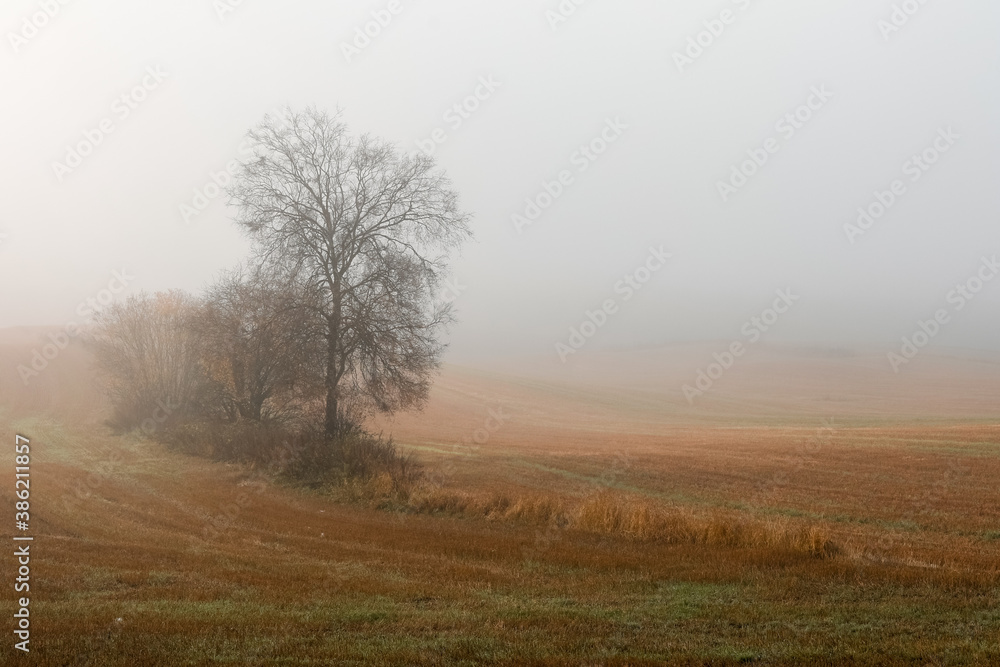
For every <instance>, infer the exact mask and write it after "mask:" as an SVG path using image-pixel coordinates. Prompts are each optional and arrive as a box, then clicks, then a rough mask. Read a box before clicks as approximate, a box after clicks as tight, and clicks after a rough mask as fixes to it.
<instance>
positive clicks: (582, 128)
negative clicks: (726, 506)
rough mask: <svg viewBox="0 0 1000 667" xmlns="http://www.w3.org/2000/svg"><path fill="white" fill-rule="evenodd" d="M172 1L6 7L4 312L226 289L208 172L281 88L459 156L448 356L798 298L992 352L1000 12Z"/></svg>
mask: <svg viewBox="0 0 1000 667" xmlns="http://www.w3.org/2000/svg"><path fill="white" fill-rule="evenodd" d="M162 7H163V8H162V9H159V10H154V9H152V8H151V5H148V4H146V3H127V2H121V1H120V2H111V1H109V0H86V1H83V0H81V1H79V2H68V3H66V4H64V5H60V4H58V3H56V2H51V3H46V2H42V3H39V2H37V1H36V2H32V1H23V0H16V1H15V0H11V1H9V2H7V3H5V5H4V9H3V10H2V12H0V16H2V23H0V27H2V28H3V31H4V44H3V46H2V47H0V54H2V55H0V59H2V60H3V65H2V69H0V83H2V86H3V91H4V93H5V96H6V100H7V103H6V104H4V105H3V106H2V107H0V127H2V128H3V134H4V139H3V148H4V159H3V161H2V162H0V187H2V188H3V194H4V196H3V202H4V204H5V205H4V208H3V210H0V280H2V282H3V285H4V286H5V289H4V290H3V294H4V297H3V308H2V309H0V326H16V325H40V324H53V325H63V324H65V323H66V322H68V321H71V320H77V319H79V314H78V312H79V311H78V308H79V304H81V303H85V302H86V300H87V299H88V298H91V299H92V298H95V295H98V294H100V293H101V290H104V289H107V288H108V287H109V284H110V283H111V281H112V280H113V279H114V280H116V282H115V286H116V287H117V286H119V285H122V284H123V283H127V285H125V288H124V289H123V290H121V292H122V293H132V292H136V291H139V290H147V291H156V290H163V289H168V288H174V287H177V288H182V289H185V290H189V291H192V292H200V291H201V290H202V289H204V288H205V286H207V285H208V284H209V283H210V282H211V281H212V280H213V279H214V278H215V277H216V276H217V275H218V274H219V272H220V271H221V270H223V269H225V268H227V267H230V266H232V265H233V264H235V263H237V262H239V261H240V260H241V259H243V258H244V257H245V256H246V255H247V253H248V244H247V242H246V240H245V239H244V238H242V237H241V235H240V234H239V232H238V230H237V229H236V227H235V225H234V224H233V223H232V222H231V217H232V211H231V210H229V209H227V207H226V204H225V197H224V196H221V195H218V189H217V188H214V187H213V186H214V184H213V180H212V179H213V176H212V175H213V174H215V175H216V176H215V177H216V179H217V180H220V181H224V180H225V178H224V177H223V176H220V172H224V171H225V169H226V166H227V164H228V163H230V161H232V160H234V159H239V158H240V157H241V150H240V144H241V141H242V139H243V136H244V135H245V133H246V131H247V130H248V129H249V128H250V127H252V126H253V125H255V124H256V123H257V122H259V121H260V120H261V119H262V117H263V116H264V114H265V113H267V112H269V111H272V110H274V109H276V108H278V107H279V106H281V105H285V104H289V105H291V106H292V107H295V108H301V107H305V106H309V105H315V106H317V107H320V108H325V109H329V110H333V109H336V108H337V107H340V108H342V109H343V114H344V116H343V117H344V120H345V121H346V122H347V123H348V124H349V125H350V126H351V128H352V130H353V131H355V132H359V133H361V132H369V133H372V134H374V135H377V136H381V137H384V138H387V139H389V140H392V141H395V142H397V144H398V145H399V146H400V147H401V148H402V149H404V150H406V151H415V150H418V149H421V147H422V148H423V149H424V150H425V151H427V152H429V151H430V150H433V152H434V155H435V157H436V158H437V159H438V161H439V164H440V166H441V167H442V168H444V169H445V170H446V171H447V172H448V174H449V175H450V177H451V178H452V180H453V184H454V187H455V189H456V190H457V191H458V192H459V193H460V195H461V197H462V205H463V207H464V208H465V209H466V210H468V211H469V212H471V213H472V214H473V215H474V222H473V229H474V232H475V235H476V239H475V241H474V242H472V243H470V244H468V245H467V246H466V247H465V248H464V251H463V252H462V254H461V256H460V257H457V258H456V259H455V261H454V275H453V281H454V282H453V289H452V290H451V291H450V292H449V294H446V295H444V296H443V298H449V299H451V298H454V300H455V306H456V309H457V313H458V317H459V319H460V322H459V323H458V324H457V325H456V326H454V327H453V328H452V330H451V332H450V335H449V340H450V342H451V352H450V354H451V357H450V358H452V359H457V360H461V359H467V358H472V357H482V356H502V355H507V354H537V355H549V356H551V357H552V358H553V359H555V358H557V354H558V352H557V346H558V344H560V343H566V344H568V345H572V343H570V340H571V338H572V336H571V329H572V328H575V329H576V330H577V331H580V327H581V325H583V323H585V322H587V321H591V322H596V323H597V324H600V326H597V324H595V325H594V326H592V327H585V328H586V330H587V332H589V333H592V335H591V336H590V337H589V338H588V339H587V341H586V345H587V346H588V347H587V350H588V351H589V350H599V349H608V348H615V347H627V346H635V345H661V344H670V343H677V342H684V341H697V340H723V341H729V340H742V339H744V337H745V335H744V333H742V329H743V327H744V325H745V324H746V323H747V322H749V321H751V318H753V317H760V316H761V314H762V313H764V312H765V311H766V310H767V309H768V308H770V307H772V304H774V302H775V301H776V299H779V298H780V297H779V296H778V295H777V293H778V292H779V290H780V291H783V292H784V293H785V294H786V295H787V294H791V295H793V297H794V298H793V299H792V305H790V306H789V307H787V308H785V309H786V310H787V312H785V313H780V316H779V317H778V318H777V321H776V322H774V323H773V324H771V325H768V327H767V330H766V332H764V331H763V330H761V333H762V339H764V340H767V341H770V342H775V343H782V342H794V343H807V344H823V345H843V346H854V345H866V346H881V347H882V348H884V349H885V351H886V352H889V351H891V350H892V349H893V346H898V345H899V341H900V339H901V338H902V337H904V336H912V335H913V334H914V332H916V331H920V324H919V323H920V322H924V323H925V325H926V323H927V322H928V321H929V320H934V319H935V318H936V316H937V315H938V314H939V313H940V312H941V311H944V313H945V317H940V318H939V320H938V323H939V326H931V327H930V328H931V329H933V330H934V332H935V333H934V335H933V336H931V338H932V339H933V341H932V343H931V344H932V345H933V346H936V347H940V348H942V349H946V348H977V349H990V350H997V349H1000V337H998V336H997V331H998V328H1000V307H998V306H1000V280H992V277H993V275H994V274H995V273H996V271H997V270H996V269H995V268H992V264H991V262H990V261H987V262H986V263H985V264H984V257H985V258H986V260H992V258H995V257H997V255H998V254H1000V226H998V224H997V223H998V213H1000V188H998V187H997V183H998V177H1000V159H998V148H1000V129H998V125H997V119H998V118H1000V77H998V76H997V73H998V72H1000V40H997V35H998V34H1000V32H998V29H1000V6H998V5H997V4H996V3H994V2H988V1H987V0H965V1H956V0H953V1H951V2H927V3H924V4H919V3H917V2H916V1H915V0H909V1H907V2H895V3H894V2H890V1H887V0H878V1H876V2H871V1H870V0H864V1H863V0H839V1H838V2H829V1H828V2H810V3H794V2H756V1H753V0H738V1H732V2H729V1H720V2H699V3H680V2H642V1H639V0H619V1H617V2H610V1H608V0H589V1H588V2H584V3H583V4H582V5H580V6H578V7H577V6H576V5H575V4H574V3H572V2H569V1H568V0H567V1H566V2H563V3H562V4H561V5H560V3H559V2H558V1H557V0H549V1H548V2H527V1H526V0H509V1H506V2H503V3H499V2H497V3H469V2H459V1H458V0H452V1H448V0H424V1H423V2H408V1H406V0H398V2H389V1H388V0H386V1H385V2H372V3H326V2H318V1H315V0H302V1H300V2H292V3H277V2H266V1H265V0H243V1H242V2H241V3H237V2H236V1H235V0H218V1H216V2H213V1H212V0H180V1H177V2H174V3H171V4H169V5H163V6H162ZM560 7H562V8H563V9H562V11H563V13H562V14H560V13H559V12H560ZM46 8H47V9H46ZM570 9H572V12H571V11H569V10H570ZM46 12H48V13H51V14H53V15H52V16H51V17H49V16H48V15H47V14H46ZM373 12H374V14H373ZM373 17H374V18H373ZM376 20H382V22H383V23H385V24H386V25H384V26H378V28H377V29H375V28H374V27H370V32H372V33H377V34H375V35H374V36H372V37H370V38H368V40H367V42H368V43H367V44H366V42H365V40H363V39H361V38H359V37H358V30H359V29H360V30H362V31H363V30H364V28H365V26H366V24H368V23H370V22H372V21H376ZM36 24H37V25H40V27H36ZM372 25H377V24H372ZM689 40H690V41H689ZM699 40H700V41H701V43H702V46H698V41H699ZM345 45H347V46H346V47H345ZM123 95H125V96H126V97H125V99H122V96H123ZM477 95H478V97H477ZM470 96H471V97H470ZM456 104H458V105H460V107H461V110H460V111H457V110H455V109H453V107H454V106H455V105H456ZM463 105H464V106H463ZM102 128H105V129H102ZM107 128H110V129H111V131H110V132H106V131H105V130H106V129H107ZM436 130H440V131H439V132H438V133H437V134H435V131H436ZM435 137H436V138H437V139H442V138H444V141H443V142H441V143H437V142H436V141H435V139H434V138H435ZM92 139H99V141H94V140H92ZM88 142H89V143H96V144H97V145H95V146H93V149H92V150H90V149H89V148H88V147H86V146H85V147H84V149H83V150H82V151H80V152H86V153H88V154H87V155H81V156H80V158H79V160H76V159H75V158H73V157H72V156H70V155H69V153H70V152H71V151H73V150H75V148H74V147H78V146H80V144H81V143H83V144H87V143H88ZM588 146H589V147H590V148H588V149H587V150H586V151H584V150H583V149H584V148H586V147H588ZM431 147H433V148H431ZM588 155H589V156H588ZM77 161H78V162H79V164H78V165H77V166H75V167H72V166H70V165H71V164H73V163H76V162H77ZM57 163H58V164H57ZM734 169H735V175H734ZM748 174H749V175H748ZM720 183H721V184H723V185H721V186H720ZM213 194H215V195H216V196H212V195H213ZM200 197H204V199H200ZM533 206H536V207H537V210H535V209H533V208H532V207H533ZM200 208H203V210H199V209H200ZM859 208H860V209H864V210H867V211H869V215H871V217H870V218H867V219H865V218H862V220H861V222H860V223H859V215H860V214H859ZM880 211H883V214H882V215H881V216H879V215H878V213H879V212H880ZM514 216H520V217H514ZM665 254H669V255H670V257H669V258H668V259H665V260H661V259H657V257H663V256H664V255H665ZM992 261H993V262H995V260H992ZM654 267H655V268H654ZM115 271H118V272H124V277H125V279H124V280H122V279H121V278H122V274H121V273H119V278H118V279H115V278H114V272H115ZM637 272H638V273H637ZM625 276H633V277H632V278H631V280H633V281H635V282H636V285H640V284H641V289H636V288H634V287H631V286H629V281H628V280H625ZM643 280H645V282H642V281H643ZM960 287H961V289H959V288H960ZM977 290H978V291H977ZM609 301H610V302H611V303H612V305H613V306H614V307H613V308H609V309H608V310H607V312H603V314H602V313H598V312H597V311H598V310H601V309H603V308H604V305H605V303H606V302H609ZM782 307H783V308H784V306H782ZM588 313H589V315H588ZM581 335H582V334H581Z"/></svg>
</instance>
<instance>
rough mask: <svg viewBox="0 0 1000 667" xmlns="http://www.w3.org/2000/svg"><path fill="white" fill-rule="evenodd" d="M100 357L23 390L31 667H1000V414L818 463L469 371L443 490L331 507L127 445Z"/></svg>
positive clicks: (441, 448)
mask: <svg viewBox="0 0 1000 667" xmlns="http://www.w3.org/2000/svg"><path fill="white" fill-rule="evenodd" d="M18 349H20V348H18ZM12 350H13V351H12ZM78 352H79V351H78V350H77V351H74V352H70V353H67V356H66V357H61V358H60V361H61V362H62V363H61V364H58V365H54V366H53V367H52V368H51V369H50V370H49V371H48V372H47V373H46V376H45V377H44V378H40V382H39V383H38V384H37V385H34V384H33V385H32V386H30V387H28V388H24V387H23V386H22V385H21V384H20V383H19V381H17V380H16V378H14V381H11V378H10V377H9V376H3V375H2V373H3V371H0V438H4V439H9V440H10V442H13V434H14V433H15V432H20V433H23V434H26V435H29V436H31V437H32V438H33V443H36V448H35V450H34V459H33V467H32V475H33V477H32V479H33V487H32V492H33V497H32V498H33V505H32V518H33V523H34V534H35V536H36V542H35V547H36V548H37V551H36V555H35V558H34V559H33V561H32V566H33V572H34V575H35V577H36V578H35V580H34V581H35V582H36V583H37V585H38V587H37V589H33V591H32V596H33V601H32V604H33V605H34V606H33V610H34V611H33V612H32V613H33V614H35V616H33V618H35V619H37V620H36V623H37V625H35V626H34V627H35V630H36V633H35V634H34V635H33V644H32V646H33V648H34V649H35V650H34V651H33V654H32V656H31V661H32V662H33V663H34V664H38V665H66V664H76V665H184V664H192V665H201V664H231V665H270V664H356V665H370V664H375V665H396V664H413V665H451V664H507V665H524V664H527V665H531V664H537V665H580V664H592V665H654V664H699V665H700V664H713V665H736V664H768V665H770V664H788V665H795V664H829V665H834V664H844V665H847V664H850V665H860V664H873V665H876V664H877V665H882V664H888V665H921V666H923V665H943V664H948V665H960V664H968V665H989V664H1000V649H998V647H997V642H996V637H997V636H1000V611H998V610H1000V503H998V502H997V501H998V500H1000V492H998V490H997V486H996V480H997V479H1000V463H998V461H1000V451H998V449H1000V445H998V443H1000V426H998V424H1000V417H998V416H997V415H993V416H992V417H991V416H990V415H988V414H983V415H979V416H971V415H968V414H966V415H963V416H961V418H956V419H952V420H941V419H938V420H935V421H924V422H918V421H916V420H914V419H913V418H911V417H906V418H896V417H893V414H894V413H892V412H891V411H889V410H888V409H887V410H885V411H883V413H882V414H883V416H882V417H881V418H879V419H873V418H871V417H870V416H867V415H863V416H858V415H851V414H841V415H838V420H837V423H836V426H835V428H834V429H833V431H832V432H831V433H829V434H824V436H823V438H822V440H818V441H817V440H814V439H815V438H816V434H817V432H818V430H819V429H820V428H821V426H822V422H821V418H820V415H818V414H817V412H816V411H813V412H810V411H804V412H801V413H797V412H795V413H789V415H786V418H784V419H782V420H778V421H775V422H774V423H761V422H757V423H755V424H754V425H752V426H747V425H745V424H744V425H740V423H739V422H740V421H741V420H742V419H744V418H745V416H746V414H747V413H748V412H753V411H754V410H756V408H755V407H754V405H755V404H753V403H751V402H749V401H746V400H745V401H744V402H743V403H734V404H733V406H731V408H730V412H728V413H725V414H723V415H721V416H720V417H719V418H718V423H717V424H711V423H705V422H703V421H699V420H700V419H701V418H700V417H698V418H696V417H697V415H696V416H694V417H690V416H689V418H687V420H686V421H685V420H684V419H680V418H676V420H674V419H675V417H676V415H669V414H668V415H667V416H663V415H664V414H666V413H669V405H665V404H664V402H663V401H662V400H658V399H657V400H654V398H649V397H647V398H648V401H647V402H643V400H633V398H634V397H633V396H629V397H627V400H626V399H624V398H623V399H621V400H618V399H619V398H621V397H620V395H619V392H617V391H610V390H607V391H606V390H603V389H602V390H597V389H595V390H593V391H584V390H582V389H581V390H570V389H567V388H566V387H565V386H558V385H551V386H549V385H544V384H542V383H539V382H537V381H527V380H506V379H498V378H496V377H491V376H483V375H481V374H476V373H469V372H465V371H453V372H450V373H449V374H448V375H446V376H445V377H444V378H443V379H442V381H441V383H439V385H438V388H437V389H436V390H435V391H436V395H435V399H434V401H433V402H432V404H431V405H430V406H429V407H428V410H427V412H426V414H425V415H423V416H417V417H406V418H405V419H401V420H397V422H396V424H395V426H394V428H393V430H394V434H395V436H396V437H397V440H398V441H400V442H401V444H403V445H405V446H408V447H409V448H410V450H411V451H413V452H414V453H415V454H416V455H417V456H418V457H419V458H420V460H421V461H422V462H423V464H424V465H425V467H426V468H427V470H428V473H429V477H428V482H427V483H425V484H424V485H420V486H416V487H414V488H408V489H400V488H398V487H396V486H394V484H393V482H392V480H391V479H389V478H381V479H379V478H376V479H375V480H372V481H371V482H370V483H368V484H363V485H362V484H359V485H356V486H355V487H353V488H349V489H343V490H341V491H339V492H338V494H337V496H336V497H334V498H331V497H330V494H328V493H320V492H316V491H308V490H303V489H299V488H294V487H288V486H285V485H282V484H280V483H277V482H276V481H275V480H272V479H268V478H265V477H262V476H261V475H260V474H259V473H258V472H255V471H253V470H250V469H249V468H247V467H243V466H238V465H232V464H223V463H210V462H206V461H205V460H202V459H198V458H193V457H187V456H183V455H181V454H179V453H176V452H172V451H169V450H168V449H166V448H164V447H162V446H160V445H158V444H156V443H153V442H150V441H147V440H142V439H137V438H135V437H131V436H124V437H117V436H114V435H112V434H111V433H110V431H108V430H107V429H105V428H103V427H101V426H100V422H101V419H102V418H103V412H102V407H101V405H100V403H99V402H98V401H97V400H96V398H95V396H96V395H95V394H94V392H93V391H92V390H91V384H90V380H89V379H88V376H87V375H86V373H85V372H84V370H85V363H84V361H85V355H82V354H78ZM16 354H19V353H18V352H17V350H16V349H15V347H14V346H11V347H9V348H8V349H7V350H6V351H5V352H0V356H5V358H4V359H0V361H4V362H5V363H3V364H0V368H7V369H9V368H11V365H10V361H11V359H12V355H14V356H16ZM960 380H961V377H957V379H956V378H952V385H961V382H960ZM983 383H984V380H983V379H982V378H979V379H978V380H976V382H974V383H972V384H971V385H970V386H971V387H973V389H970V391H981V390H983V387H984V386H985V385H984V384H983ZM803 393H804V394H805V393H807V392H803ZM616 397H617V398H616ZM959 398H961V397H959ZM949 400H952V399H949ZM976 400H978V399H976ZM497 406H503V407H504V410H505V411H506V414H507V415H508V418H507V420H506V423H505V424H504V425H503V427H502V428H500V429H497V430H494V431H491V432H489V434H488V435H489V437H488V438H487V439H486V442H484V443H481V445H480V446H479V448H478V449H471V448H470V447H469V446H468V444H467V441H468V440H469V439H470V438H473V437H475V434H476V432H477V429H481V428H482V427H483V425H484V423H485V420H486V419H487V418H488V410H489V409H496V408H497ZM747 406H750V407H747ZM818 412H822V410H819V411H818ZM904 412H905V411H904ZM741 415H743V416H741ZM424 420H429V421H430V422H432V423H427V422H426V421H424ZM763 421H764V422H766V420H763ZM480 439H481V440H482V439H483V438H480ZM463 441H466V442H463ZM11 493H12V489H11V488H10V487H9V486H7V485H3V486H0V498H2V499H3V502H4V503H8V504H9V503H10V502H11V501H12V500H13V498H12V495H11ZM2 563H3V565H2V567H3V568H5V569H4V572H6V573H7V575H9V573H10V567H11V561H10V560H9V559H2ZM7 575H5V576H7ZM8 579H9V577H8ZM4 604H5V606H3V607H2V611H3V613H5V614H6V613H12V611H13V610H12V608H11V606H10V600H9V599H8V600H7V602H5V603H4ZM118 619H121V620H120V621H119V620H118ZM34 642H37V643H34Z"/></svg>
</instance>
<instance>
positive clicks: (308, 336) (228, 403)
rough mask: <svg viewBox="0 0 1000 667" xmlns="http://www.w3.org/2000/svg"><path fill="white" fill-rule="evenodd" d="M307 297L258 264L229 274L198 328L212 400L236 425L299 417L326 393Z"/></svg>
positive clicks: (218, 286)
mask: <svg viewBox="0 0 1000 667" xmlns="http://www.w3.org/2000/svg"><path fill="white" fill-rule="evenodd" d="M308 298H309V295H308V294H307V293H304V292H303V290H300V289H299V288H298V286H297V285H296V284H295V283H294V282H293V281H290V280H288V279H283V278H282V276H280V275H278V274H275V273H274V272H267V271H265V270H263V269H261V268H257V269H245V268H238V269H236V270H234V271H232V272H230V273H228V274H225V275H224V276H223V277H222V278H221V279H220V280H219V281H218V282H217V283H216V284H215V285H213V286H212V287H211V288H210V289H209V291H208V294H207V295H206V299H205V304H204V306H203V308H202V310H201V312H200V313H199V315H198V317H197V318H196V320H195V324H194V328H195V331H196V333H197V335H198V339H199V342H200V344H201V355H200V356H201V362H202V364H203V367H204V372H205V375H206V377H207V380H208V385H209V387H210V392H211V395H212V398H213V400H212V401H211V403H212V404H214V405H215V406H218V411H221V412H222V413H223V414H224V416H225V417H226V418H227V419H228V420H229V421H232V422H235V421H239V420H240V419H249V420H252V421H261V420H264V419H282V418H288V417H292V416H297V415H301V414H302V413H303V412H304V411H305V409H307V408H308V406H309V403H310V401H312V400H314V399H316V398H319V397H320V396H321V392H320V390H321V388H322V386H323V377H322V374H321V373H318V372H317V370H316V365H317V363H318V362H320V361H321V360H322V347H321V346H318V345H317V338H318V335H322V331H321V330H317V328H316V327H315V326H314V323H315V319H314V318H312V317H311V314H312V313H311V312H310V308H309V303H308Z"/></svg>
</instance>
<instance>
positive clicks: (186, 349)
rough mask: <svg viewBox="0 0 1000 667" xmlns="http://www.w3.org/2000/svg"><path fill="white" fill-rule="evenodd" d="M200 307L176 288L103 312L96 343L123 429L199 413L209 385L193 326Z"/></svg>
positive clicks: (99, 317)
mask: <svg viewBox="0 0 1000 667" xmlns="http://www.w3.org/2000/svg"><path fill="white" fill-rule="evenodd" d="M198 308H199V302H198V301H197V300H196V299H194V298H192V297H191V296H189V295H187V294H185V293H184V292H181V291H176V290H175V291H171V292H161V293H157V294H154V295H152V296H150V295H146V294H142V295H138V296H131V297H129V298H128V299H127V300H125V301H123V302H120V303H116V304H113V305H112V306H110V307H109V308H107V309H106V310H103V311H102V312H101V313H99V314H98V316H97V319H96V323H95V324H96V326H95V330H94V332H93V336H92V343H93V345H94V347H95V352H96V357H97V361H98V363H99V365H100V367H101V369H102V370H103V372H104V377H105V382H106V388H107V391H108V394H109V397H110V399H111V403H112V406H113V408H114V411H115V415H114V421H115V422H116V423H117V425H118V426H120V427H125V428H128V427H134V426H138V425H139V424H141V423H142V422H143V421H144V420H146V419H148V418H150V417H152V416H153V415H154V414H158V413H162V412H164V411H169V412H170V413H171V415H174V416H178V415H180V414H183V413H190V412H192V411H194V410H196V409H198V408H197V406H198V404H199V402H200V400H201V394H202V390H203V387H204V384H203V376H202V374H201V365H200V362H199V356H198V354H199V342H198V341H197V340H196V338H195V336H194V334H193V331H192V328H191V322H192V320H193V318H194V317H195V316H196V314H197V312H198Z"/></svg>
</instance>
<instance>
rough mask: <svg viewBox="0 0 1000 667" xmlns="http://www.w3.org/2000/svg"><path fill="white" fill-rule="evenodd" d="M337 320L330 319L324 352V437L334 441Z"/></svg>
mask: <svg viewBox="0 0 1000 667" xmlns="http://www.w3.org/2000/svg"><path fill="white" fill-rule="evenodd" d="M338 319H339V318H336V317H331V318H330V320H329V329H328V331H327V351H326V422H325V432H326V437H327V438H328V439H330V440H333V441H336V440H337V439H338V436H340V431H341V424H340V396H339V387H338V385H339V382H338V379H339V369H338V368H337V360H338V351H339V347H340V346H339V345H338V337H339V334H340V330H339V326H340V323H339V322H338V321H337V320H338ZM339 455H340V452H339V451H334V456H335V457H336V458H337V459H338V460H339Z"/></svg>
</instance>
